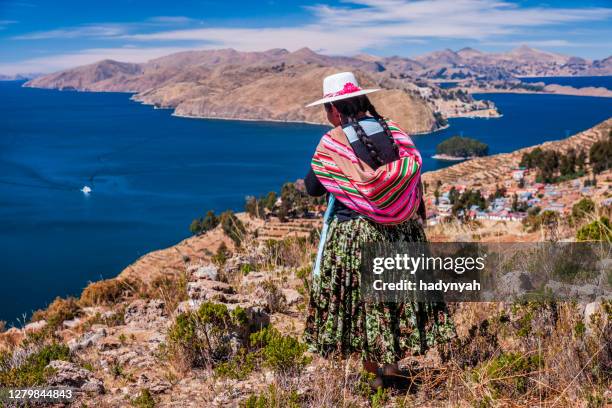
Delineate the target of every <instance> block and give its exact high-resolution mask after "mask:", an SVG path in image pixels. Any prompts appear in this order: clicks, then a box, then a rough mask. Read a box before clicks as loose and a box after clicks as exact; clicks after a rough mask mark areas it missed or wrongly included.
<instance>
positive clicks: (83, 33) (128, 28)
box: [0, 16, 196, 40]
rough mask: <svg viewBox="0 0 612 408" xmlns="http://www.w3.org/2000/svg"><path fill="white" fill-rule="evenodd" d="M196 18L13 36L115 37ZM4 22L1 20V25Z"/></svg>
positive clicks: (155, 19)
mask: <svg viewBox="0 0 612 408" xmlns="http://www.w3.org/2000/svg"><path fill="white" fill-rule="evenodd" d="M195 21H196V20H194V19H191V18H189V17H184V16H157V17H151V18H149V19H147V20H146V21H145V22H142V23H102V24H83V25H80V26H75V27H67V28H60V29H57V30H48V31H36V32H32V33H27V34H23V35H19V36H15V37H13V39H14V40H47V39H54V38H82V37H92V38H99V39H100V38H102V39H113V38H119V37H120V36H122V35H127V34H129V33H131V32H137V31H139V30H143V29H149V30H150V29H151V28H154V29H160V28H166V29H167V28H168V27H169V26H174V27H176V26H181V25H183V26H184V25H187V24H190V23H193V22H195ZM1 25H2V22H1V21H0V26H1Z"/></svg>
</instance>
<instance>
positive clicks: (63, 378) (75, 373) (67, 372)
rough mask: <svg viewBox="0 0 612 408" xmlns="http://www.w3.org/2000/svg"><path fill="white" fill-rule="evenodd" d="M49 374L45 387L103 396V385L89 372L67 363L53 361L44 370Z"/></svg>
mask: <svg viewBox="0 0 612 408" xmlns="http://www.w3.org/2000/svg"><path fill="white" fill-rule="evenodd" d="M45 370H46V371H47V372H49V373H50V375H49V377H48V379H47V385H49V386H52V387H70V388H76V389H77V390H78V391H81V392H86V393H92V394H103V393H104V384H103V383H102V381H101V380H99V379H97V378H96V377H94V375H93V373H92V372H91V371H88V370H86V369H84V368H81V367H79V366H77V365H76V364H74V363H70V362H68V361H61V360H54V361H51V363H49V365H48V366H47V367H46V369H45Z"/></svg>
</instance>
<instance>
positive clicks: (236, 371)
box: [215, 348, 259, 380]
mask: <svg viewBox="0 0 612 408" xmlns="http://www.w3.org/2000/svg"><path fill="white" fill-rule="evenodd" d="M258 365H259V355H258V354H257V353H250V352H248V351H247V349H245V348H241V349H240V351H239V352H238V353H237V354H236V355H235V356H234V357H232V358H231V359H230V360H228V361H226V362H223V363H221V364H219V365H218V366H217V367H216V368H215V374H216V375H217V376H219V377H222V378H233V379H235V380H245V379H246V378H248V376H249V375H250V374H251V373H252V372H253V370H255V368H256V367H257V366H258Z"/></svg>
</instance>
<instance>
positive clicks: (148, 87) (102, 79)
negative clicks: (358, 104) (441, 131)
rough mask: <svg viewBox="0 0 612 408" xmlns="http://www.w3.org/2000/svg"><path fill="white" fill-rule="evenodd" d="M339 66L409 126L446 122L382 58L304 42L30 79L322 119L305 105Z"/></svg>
mask: <svg viewBox="0 0 612 408" xmlns="http://www.w3.org/2000/svg"><path fill="white" fill-rule="evenodd" d="M339 70H353V71H355V72H356V74H357V76H358V77H359V79H360V81H361V83H362V86H381V87H383V88H386V89H387V90H386V91H384V92H382V93H381V94H382V95H375V96H374V97H373V100H374V102H375V103H376V105H377V108H378V110H379V111H380V112H382V113H383V114H384V115H387V116H389V117H393V118H394V119H395V120H397V121H398V122H399V123H401V124H402V125H403V126H404V127H405V128H406V129H407V130H409V131H410V132H417V133H421V132H429V131H432V130H435V129H436V128H438V127H439V126H440V124H439V123H437V121H436V118H435V117H434V112H433V108H434V106H433V105H432V104H431V103H428V102H427V101H425V100H424V99H423V98H422V97H421V96H420V94H419V93H418V92H416V91H415V92H410V89H409V88H410V87H409V85H406V84H403V83H398V82H397V81H393V80H391V79H390V78H389V77H388V75H386V74H381V73H380V71H383V70H384V69H383V68H381V66H380V65H379V64H378V63H376V62H369V61H363V60H359V59H356V58H348V57H330V56H324V55H319V54H317V53H315V52H313V51H311V50H309V49H306V48H304V49H301V50H298V51H295V52H292V53H290V52H288V51H286V50H278V49H274V50H269V51H265V52H238V51H235V50H212V51H190V52H182V53H178V54H173V55H170V56H167V57H162V58H158V59H154V60H151V61H149V62H147V63H144V64H130V63H122V62H117V61H110V60H105V61H100V62H98V63H95V64H91V65H87V66H83V67H77V68H74V69H70V70H67V71H62V72H58V73H55V74H50V75H46V76H43V77H40V78H37V79H34V80H32V81H30V82H28V83H26V85H25V86H28V87H38V88H57V89H72V90H87V91H120V92H132V93H136V95H134V97H133V99H135V100H137V101H141V102H143V103H146V104H151V105H155V106H158V107H166V108H174V109H175V111H176V114H177V115H180V116H189V117H210V118H232V119H249V120H279V121H299V122H312V123H321V124H324V123H326V119H325V117H324V113H323V111H322V109H320V108H318V109H317V108H313V109H306V108H305V107H304V105H306V104H307V103H308V102H311V101H313V100H315V99H317V98H320V97H321V79H322V78H323V77H324V76H326V75H329V74H331V73H333V72H337V71H339ZM383 82H384V84H383ZM413 88H414V86H413ZM298 89H299V92H296V91H294V90H298ZM385 94H386V95H385ZM465 106H466V107H467V106H468V105H467V104H465Z"/></svg>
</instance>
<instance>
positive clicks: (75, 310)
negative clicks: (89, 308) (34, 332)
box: [31, 297, 81, 330]
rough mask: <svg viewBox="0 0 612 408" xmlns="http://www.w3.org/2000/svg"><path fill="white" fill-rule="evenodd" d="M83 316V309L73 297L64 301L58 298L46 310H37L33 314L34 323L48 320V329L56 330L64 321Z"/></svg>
mask: <svg viewBox="0 0 612 408" xmlns="http://www.w3.org/2000/svg"><path fill="white" fill-rule="evenodd" d="M80 315H81V308H80V307H79V305H78V303H77V301H76V299H75V298H73V297H69V298H66V299H62V298H60V297H56V298H55V300H54V301H53V302H51V304H50V305H49V306H48V307H47V309H46V310H37V311H36V312H34V313H33V314H32V319H31V320H32V321H33V322H35V321H38V320H46V321H47V324H48V328H49V329H50V330H55V329H56V328H58V327H59V326H61V324H62V322H63V321H64V320H71V319H74V318H75V317H77V316H80Z"/></svg>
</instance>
